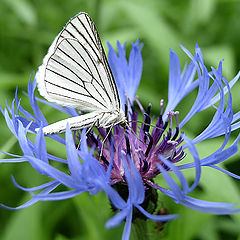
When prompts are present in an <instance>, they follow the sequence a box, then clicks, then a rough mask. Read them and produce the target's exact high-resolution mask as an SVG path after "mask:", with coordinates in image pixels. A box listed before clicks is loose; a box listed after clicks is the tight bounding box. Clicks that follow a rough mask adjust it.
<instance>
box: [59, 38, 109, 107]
mask: <svg viewBox="0 0 240 240" xmlns="http://www.w3.org/2000/svg"><path fill="white" fill-rule="evenodd" d="M66 41H67V42H68V43H69V44H70V42H69V41H68V39H66ZM77 42H78V41H77ZM78 43H79V44H80V45H81V47H82V48H83V49H84V46H83V45H82V44H81V43H80V42H78ZM70 46H72V44H70ZM72 47H73V49H74V50H75V51H76V52H77V53H78V54H79V55H80V56H81V54H80V53H79V52H78V51H77V50H76V48H75V47H74V46H72ZM57 50H60V51H61V52H62V53H63V54H64V55H66V56H67V57H69V58H70V59H71V60H72V61H73V62H75V63H76V64H77V65H78V66H79V67H81V68H82V69H83V70H84V71H86V73H88V74H89V75H90V76H91V78H92V81H93V79H94V80H95V81H96V82H97V84H98V85H99V86H100V87H101V88H102V90H103V91H104V92H105V93H106V95H107V96H108V98H109V100H110V102H111V103H112V101H111V98H110V96H109V95H108V94H107V91H106V89H105V88H104V87H103V86H101V84H100V83H99V82H98V81H97V79H96V78H95V77H94V75H93V74H92V72H91V73H89V72H88V71H87V70H86V69H85V68H84V67H83V66H82V65H81V64H80V63H79V62H77V61H76V60H75V59H74V58H72V57H71V56H70V55H69V54H67V53H66V52H65V51H64V50H62V49H61V48H60V47H58V48H57V49H56V51H57ZM84 50H85V52H86V53H87V54H88V51H87V49H84ZM88 56H89V58H90V56H91V55H90V54H88ZM82 59H83V58H82ZM90 60H91V61H92V63H93V64H94V61H93V60H92V59H91V58H90ZM94 67H95V69H96V71H97V73H98V75H99V78H100V79H101V76H100V74H99V72H98V69H97V67H96V65H95V64H94ZM81 81H82V83H83V85H84V89H85V90H86V91H87V92H88V93H89V95H91V96H92V97H93V95H92V94H91V93H90V92H89V91H88V90H87V88H86V86H85V82H87V81H84V80H83V79H82V78H81ZM92 81H91V84H92ZM101 82H102V81H101ZM92 86H93V88H94V89H95V90H96V92H97V93H98V95H99V96H100V97H101V99H102V100H103V102H105V103H106V101H105V99H104V97H103V96H102V95H101V93H100V92H99V90H98V89H97V88H96V87H95V86H94V85H93V84H92ZM93 98H94V97H93Z"/></svg>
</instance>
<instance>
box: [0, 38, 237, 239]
mask: <svg viewBox="0 0 240 240" xmlns="http://www.w3.org/2000/svg"><path fill="white" fill-rule="evenodd" d="M108 47H109V56H108V60H109V64H110V67H111V70H112V72H113V75H114V78H115V81H116V84H117V87H118V91H119V95H120V99H121V105H122V107H123V108H124V106H125V105H126V104H128V105H129V106H130V109H129V111H127V110H126V115H127V116H128V121H129V128H126V129H125V128H123V127H121V126H118V125H116V126H114V127H113V129H112V130H108V129H107V130H106V129H103V128H98V129H97V130H96V129H95V130H90V131H87V130H86V129H83V130H82V131H74V132H73V133H72V131H71V130H70V128H69V126H68V125H67V128H66V133H65V138H64V135H63V134H59V135H48V136H44V134H43V131H42V128H43V127H44V126H47V125H48V122H47V120H46V119H45V117H44V115H43V113H42V112H41V110H40V108H39V106H38V101H39V102H42V103H44V104H47V105H50V106H51V107H53V108H55V109H56V110H57V111H61V112H63V113H66V114H68V115H69V116H72V117H74V116H78V115H79V113H78V112H77V111H76V110H75V109H71V108H68V107H61V106H59V105H57V104H52V103H49V102H46V101H44V100H42V99H39V98H36V97H35V95H34V92H35V89H36V81H35V80H34V81H33V83H32V82H31V80H30V81H29V84H28V96H29V101H30V104H31V107H32V113H30V112H29V111H27V110H25V109H24V108H23V107H22V106H21V104H20V100H19V99H18V95H17V91H16V94H15V98H14V100H13V102H12V106H11V107H10V106H9V105H7V108H6V109H2V108H1V111H2V114H3V115H4V117H5V120H6V123H7V126H8V128H9V129H10V131H11V132H12V133H13V134H14V136H15V137H16V138H17V140H18V142H19V145H20V147H21V149H22V152H23V155H22V156H19V155H15V154H10V153H5V154H6V155H9V156H11V157H12V158H9V159H2V160H1V161H0V162H2V163H3V162H5V163H13V162H15V163H16V162H28V163H29V164H31V165H32V167H33V168H34V169H36V170H37V171H38V172H39V173H40V174H43V175H46V176H48V177H49V178H50V179H53V180H49V182H46V183H45V184H42V185H39V186H35V187H31V188H24V187H22V186H20V185H19V184H18V183H17V182H16V180H15V179H14V178H13V177H12V179H13V182H14V184H15V185H16V187H18V188H20V189H22V190H23V191H27V192H30V193H31V196H32V198H31V200H29V201H28V202H26V203H25V204H23V205H21V206H18V207H16V208H12V207H8V206H5V205H3V204H1V206H3V207H5V208H8V209H22V208H26V207H29V206H31V205H33V204H35V203H36V202H38V201H55V200H63V199H68V198H72V197H75V196H77V195H79V194H81V193H83V192H89V193H90V194H92V195H95V194H97V193H98V192H100V191H104V192H105V193H106V195H107V196H108V198H109V200H110V204H111V206H112V208H113V210H114V211H113V212H114V213H115V215H114V216H113V217H112V218H110V219H109V220H108V221H107V222H106V227H107V228H110V227H116V226H118V225H119V224H120V223H121V222H122V221H125V227H124V231H123V235H122V239H129V237H130V233H131V225H132V222H133V223H134V222H135V221H136V220H137V219H147V218H148V219H151V220H153V221H159V222H165V221H170V220H173V219H175V218H176V217H178V215H176V214H166V215H157V214H154V213H156V212H157V209H159V206H158V202H157V201H158V192H157V191H160V192H161V193H163V194H165V195H167V196H169V197H170V198H171V199H173V201H175V202H176V203H177V204H182V205H184V206H185V207H188V208H191V209H194V210H196V211H202V212H207V213H212V214H232V213H236V212H239V211H240V209H239V208H236V207H235V204H232V203H222V202H210V201H204V200H200V199H196V198H193V197H190V196H189V193H191V192H192V191H193V190H194V189H195V188H196V187H197V186H198V184H199V181H200V178H201V171H202V167H206V166H208V167H211V168H214V169H216V170H218V171H221V172H223V173H225V174H228V175H230V176H232V177H234V178H236V179H239V178H240V177H239V176H237V175H236V174H234V173H231V172H229V171H227V170H225V169H223V168H221V167H220V166H218V164H219V163H222V162H224V161H225V160H227V159H228V158H230V157H231V156H233V155H234V154H235V153H237V151H238V146H237V144H238V142H239V140H240V135H238V136H237V137H236V139H235V140H234V141H233V143H232V145H231V146H229V147H226V145H227V143H228V142H229V139H230V135H231V132H232V131H234V130H236V129H239V127H240V121H239V119H240V112H237V113H235V114H234V112H233V108H232V95H231V87H232V86H233V85H234V84H235V83H236V82H237V80H238V79H239V76H240V73H238V74H237V76H236V77H235V78H234V79H233V80H231V81H230V82H228V81H227V80H226V79H225V78H224V77H223V76H222V61H220V63H219V65H218V68H217V69H215V68H213V67H212V69H211V71H208V70H207V68H206V66H205V64H204V60H203V56H202V52H201V49H200V48H199V47H198V45H196V48H195V54H194V55H192V54H191V53H190V52H189V51H188V50H187V49H186V48H184V47H183V46H181V47H182V50H183V51H184V52H185V53H186V54H187V56H188V57H189V58H190V60H191V61H190V63H189V64H186V65H185V67H184V69H183V70H181V68H180V63H179V59H178V56H177V54H176V53H175V52H174V51H173V50H170V64H169V90H168V101H167V104H166V106H165V104H164V101H163V100H160V113H159V116H158V117H157V118H156V119H155V118H154V117H152V116H151V114H150V111H151V105H150V104H149V106H148V107H147V109H144V107H143V106H142V105H141V103H140V101H139V99H138V98H137V97H135V93H136V91H137V87H138V85H139V82H140V79H141V74H142V65H143V63H142V56H141V50H142V44H140V43H139V41H136V42H135V43H133V44H132V50H131V53H130V56H129V60H127V59H126V55H125V45H121V44H120V43H119V42H118V43H117V49H118V55H117V54H116V52H115V51H114V49H113V48H112V46H111V45H110V44H108ZM196 88H197V89H198V94H197V97H196V99H195V102H194V103H193V105H192V107H191V109H190V110H189V112H188V113H187V115H186V116H185V118H183V120H182V121H181V122H180V121H179V119H178V115H179V114H181V112H178V111H176V110H175V108H176V107H177V106H178V104H179V103H180V102H181V101H182V100H183V99H184V98H185V97H186V96H187V95H188V94H189V93H190V92H192V91H193V90H194V89H196ZM227 96H228V97H227ZM209 108H212V109H215V113H214V115H213V117H212V120H211V122H210V123H209V125H208V126H207V127H206V128H205V130H204V131H202V132H201V133H200V134H199V135H198V136H196V137H195V138H194V139H190V138H189V137H187V136H186V135H185V134H184V133H183V126H184V125H185V124H186V123H188V122H189V120H190V119H191V118H192V117H193V116H194V115H195V114H197V113H199V112H201V111H203V110H206V109H209ZM80 114H81V113H80ZM141 115H142V117H143V121H142V122H141V121H140V120H139V119H140V118H141ZM36 129H39V131H38V132H36ZM109 131H110V132H109ZM109 133H110V134H109ZM29 134H31V135H35V141H34V142H33V141H32V140H30V138H29ZM221 135H223V136H224V140H223V142H222V145H221V146H220V148H219V149H217V150H216V151H215V152H213V153H211V154H210V155H209V156H207V157H204V158H200V156H199V154H198V151H197V149H196V147H195V144H197V143H201V142H202V141H204V140H206V139H211V138H215V137H218V136H221ZM46 137H49V138H51V139H52V140H53V141H56V142H58V143H60V144H62V145H63V146H64V147H65V148H66V152H67V159H62V158H60V157H59V156H53V155H51V154H49V153H48V151H47V146H46V142H45V138H46ZM103 139H104V140H105V139H106V141H103ZM187 155H188V157H189V158H190V157H192V159H193V162H192V163H184V161H183V159H185V158H186V156H187ZM54 162H58V163H62V164H63V165H65V166H66V167H67V168H68V172H64V171H61V170H59V169H58V168H56V166H55V165H54ZM188 168H192V169H193V170H194V171H195V180H194V182H193V183H192V184H191V185H189V183H188V182H187V180H186V178H185V176H184V175H183V170H184V169H188ZM170 173H171V174H170ZM159 175H162V176H163V179H164V180H165V183H166V184H167V186H168V188H166V187H163V186H162V185H164V184H156V183H155V179H157V177H158V176H159ZM177 181H178V182H179V183H177ZM59 185H64V186H66V187H67V188H68V190H65V191H57V192H56V191H54V190H55V189H56V188H57V187H58V186H59ZM164 186H165V185H164ZM36 191H38V193H36ZM39 191H40V192H39Z"/></svg>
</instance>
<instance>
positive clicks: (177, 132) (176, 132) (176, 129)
mask: <svg viewBox="0 0 240 240" xmlns="http://www.w3.org/2000/svg"><path fill="white" fill-rule="evenodd" d="M178 114H179V112H178V111H176V112H175V113H174V116H175V118H176V123H177V126H176V128H175V134H174V136H173V137H172V139H171V140H175V139H176V138H177V136H178V134H179V121H178V117H177V115H178Z"/></svg>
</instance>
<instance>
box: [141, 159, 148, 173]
mask: <svg viewBox="0 0 240 240" xmlns="http://www.w3.org/2000/svg"><path fill="white" fill-rule="evenodd" d="M141 170H142V172H146V171H147V170H148V162H147V160H146V159H143V168H142V169H141Z"/></svg>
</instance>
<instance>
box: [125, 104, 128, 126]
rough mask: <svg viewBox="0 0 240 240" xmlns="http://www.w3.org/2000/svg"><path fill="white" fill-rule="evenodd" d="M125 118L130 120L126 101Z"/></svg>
mask: <svg viewBox="0 0 240 240" xmlns="http://www.w3.org/2000/svg"><path fill="white" fill-rule="evenodd" d="M125 118H126V120H127V122H128V104H127V103H125Z"/></svg>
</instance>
